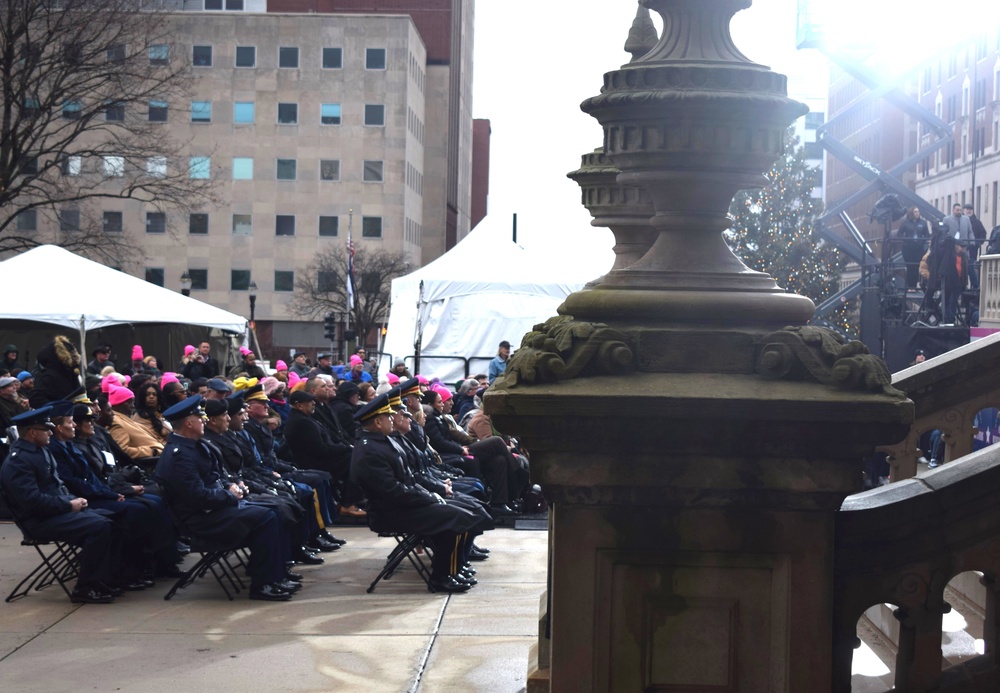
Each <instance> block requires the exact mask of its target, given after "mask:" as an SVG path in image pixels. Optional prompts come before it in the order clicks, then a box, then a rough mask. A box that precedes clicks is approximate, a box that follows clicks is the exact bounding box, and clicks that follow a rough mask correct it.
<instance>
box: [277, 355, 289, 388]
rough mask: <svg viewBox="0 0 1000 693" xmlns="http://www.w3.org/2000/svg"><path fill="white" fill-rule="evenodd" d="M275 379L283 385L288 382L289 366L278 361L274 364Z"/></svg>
mask: <svg viewBox="0 0 1000 693" xmlns="http://www.w3.org/2000/svg"><path fill="white" fill-rule="evenodd" d="M274 377H275V378H277V379H278V380H280V381H281V382H283V383H287V382H288V364H287V363H285V362H284V361H282V360H281V359H278V362H277V363H276V364H274Z"/></svg>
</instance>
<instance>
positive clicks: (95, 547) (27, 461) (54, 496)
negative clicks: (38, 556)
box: [0, 406, 121, 604]
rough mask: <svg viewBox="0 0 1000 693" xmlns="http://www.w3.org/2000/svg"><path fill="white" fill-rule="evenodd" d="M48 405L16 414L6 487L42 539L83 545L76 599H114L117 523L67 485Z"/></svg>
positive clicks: (2, 470) (1, 476) (0, 473)
mask: <svg viewBox="0 0 1000 693" xmlns="http://www.w3.org/2000/svg"><path fill="white" fill-rule="evenodd" d="M51 412H52V407H50V406H45V407H41V408H39V409H35V410H33V411H29V412H25V413H24V414H20V415H18V416H15V417H14V418H13V419H12V422H13V424H14V425H15V426H17V433H18V436H19V437H18V440H17V441H15V442H14V443H13V444H12V446H11V451H10V454H9V455H7V459H6V460H4V463H3V465H2V466H0V486H3V489H4V493H5V494H6V495H7V497H8V498H9V499H10V503H11V505H12V506H13V510H14V512H15V513H16V514H17V517H18V518H19V519H20V521H21V523H22V524H23V526H24V529H25V530H26V531H27V532H28V533H30V535H31V537H32V538H33V539H37V540H38V541H65V542H69V543H71V544H74V545H76V546H79V547H81V551H80V572H79V577H78V579H77V582H76V587H75V588H74V589H73V592H72V594H71V599H72V600H73V601H74V602H77V603H84V604H107V603H109V602H112V601H114V592H113V590H112V589H111V588H110V587H108V583H110V582H112V581H113V580H114V579H115V578H116V575H115V570H116V568H117V566H118V562H119V559H120V555H121V551H120V545H119V538H118V531H117V527H116V526H115V523H114V522H113V521H112V520H110V519H109V518H108V517H106V516H105V515H104V514H103V511H101V510H96V509H91V508H90V507H89V506H88V503H87V499H86V498H77V497H75V496H74V495H73V494H71V493H70V492H69V491H68V490H66V487H65V486H63V484H62V481H61V480H60V479H59V475H58V473H57V472H56V463H55V460H54V459H53V458H52V455H50V454H49V452H48V450H46V448H47V447H48V445H49V439H50V437H51V436H52V431H53V430H55V426H53V425H52V422H51V421H50V420H49V414H50V413H51Z"/></svg>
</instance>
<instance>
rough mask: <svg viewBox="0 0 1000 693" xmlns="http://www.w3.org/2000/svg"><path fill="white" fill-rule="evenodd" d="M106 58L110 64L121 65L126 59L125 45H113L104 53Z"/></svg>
mask: <svg viewBox="0 0 1000 693" xmlns="http://www.w3.org/2000/svg"><path fill="white" fill-rule="evenodd" d="M104 57H105V58H106V59H107V61H108V62H109V63H120V62H121V61H122V60H124V59H125V44H124V43H113V44H111V45H110V46H108V47H107V49H106V50H105V51H104Z"/></svg>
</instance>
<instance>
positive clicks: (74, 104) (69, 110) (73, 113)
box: [62, 101, 83, 120]
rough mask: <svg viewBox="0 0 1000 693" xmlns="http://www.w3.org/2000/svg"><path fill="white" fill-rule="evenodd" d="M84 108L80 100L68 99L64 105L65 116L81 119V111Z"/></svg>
mask: <svg viewBox="0 0 1000 693" xmlns="http://www.w3.org/2000/svg"><path fill="white" fill-rule="evenodd" d="M82 110H83V105H82V104H81V103H80V102H79V101H67V102H65V103H64V104H63V107H62V114H63V118H65V119H66V120H79V119H80V111H82Z"/></svg>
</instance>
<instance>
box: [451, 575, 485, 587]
mask: <svg viewBox="0 0 1000 693" xmlns="http://www.w3.org/2000/svg"><path fill="white" fill-rule="evenodd" d="M452 577H453V578H455V582H462V583H465V584H466V585H468V586H469V587H475V586H476V585H478V584H479V580H477V579H476V578H474V577H472V576H471V575H463V574H462V573H457V574H455V575H452Z"/></svg>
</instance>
